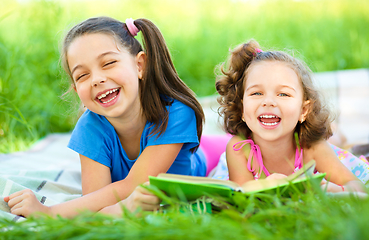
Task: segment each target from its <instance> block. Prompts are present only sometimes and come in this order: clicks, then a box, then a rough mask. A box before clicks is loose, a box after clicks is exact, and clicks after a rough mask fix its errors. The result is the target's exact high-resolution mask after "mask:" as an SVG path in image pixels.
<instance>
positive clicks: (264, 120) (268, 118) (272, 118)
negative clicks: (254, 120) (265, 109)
mask: <svg viewBox="0 0 369 240" xmlns="http://www.w3.org/2000/svg"><path fill="white" fill-rule="evenodd" d="M258 120H259V122H260V123H261V124H263V125H265V126H275V125H277V124H278V123H279V122H280V121H281V118H280V117H278V116H276V115H260V116H259V117H258Z"/></svg>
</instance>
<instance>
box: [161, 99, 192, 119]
mask: <svg viewBox="0 0 369 240" xmlns="http://www.w3.org/2000/svg"><path fill="white" fill-rule="evenodd" d="M167 108H168V111H169V114H171V115H175V114H194V113H195V112H194V110H193V109H192V108H190V107H189V106H187V105H186V104H184V103H182V102H181V101H179V100H177V99H173V101H172V102H171V104H170V105H169V106H168V107H167Z"/></svg>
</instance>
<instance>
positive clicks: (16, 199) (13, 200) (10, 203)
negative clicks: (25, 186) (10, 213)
mask: <svg viewBox="0 0 369 240" xmlns="http://www.w3.org/2000/svg"><path fill="white" fill-rule="evenodd" d="M22 196H23V195H21V196H17V197H14V198H11V199H9V201H8V206H9V207H10V208H13V207H14V206H15V205H17V204H18V203H20V202H22V201H23V197H22Z"/></svg>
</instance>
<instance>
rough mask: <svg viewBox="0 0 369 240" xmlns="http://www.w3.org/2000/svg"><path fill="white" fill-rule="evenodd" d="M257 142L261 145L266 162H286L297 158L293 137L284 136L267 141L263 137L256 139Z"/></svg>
mask: <svg viewBox="0 0 369 240" xmlns="http://www.w3.org/2000/svg"><path fill="white" fill-rule="evenodd" d="M253 140H254V142H255V144H257V145H258V146H259V147H260V151H261V155H262V157H263V162H264V164H266V165H268V164H269V163H277V162H282V161H283V162H286V159H288V160H293V161H294V160H295V153H296V146H295V145H296V144H295V142H294V139H293V138H283V139H278V140H275V141H267V140H264V139H261V138H256V139H254V138H253Z"/></svg>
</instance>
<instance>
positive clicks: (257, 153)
mask: <svg viewBox="0 0 369 240" xmlns="http://www.w3.org/2000/svg"><path fill="white" fill-rule="evenodd" d="M240 143H242V144H241V146H240V147H239V148H236V146H237V145H238V144H240ZM246 144H250V147H251V151H250V154H249V157H248V158H247V169H248V170H249V171H250V172H251V173H252V174H253V175H254V177H255V179H259V178H260V176H261V173H262V172H263V171H264V173H265V174H266V175H267V176H269V175H270V174H269V172H268V170H267V169H266V168H265V166H264V163H263V158H262V156H261V152H260V148H259V146H258V145H256V144H254V141H252V140H251V139H249V140H243V141H240V142H238V143H236V144H235V145H233V150H235V151H239V150H241V149H242V147H243V146H245V145H246ZM254 155H255V160H256V163H257V164H255V163H254V164H252V166H251V161H252V157H253V156H254ZM256 165H258V167H259V172H258V173H257V172H256Z"/></svg>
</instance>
